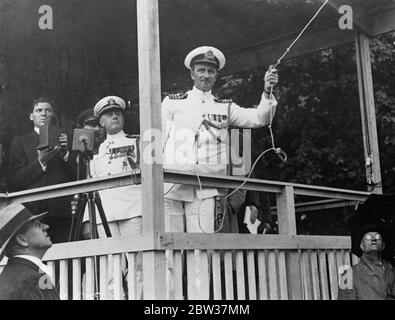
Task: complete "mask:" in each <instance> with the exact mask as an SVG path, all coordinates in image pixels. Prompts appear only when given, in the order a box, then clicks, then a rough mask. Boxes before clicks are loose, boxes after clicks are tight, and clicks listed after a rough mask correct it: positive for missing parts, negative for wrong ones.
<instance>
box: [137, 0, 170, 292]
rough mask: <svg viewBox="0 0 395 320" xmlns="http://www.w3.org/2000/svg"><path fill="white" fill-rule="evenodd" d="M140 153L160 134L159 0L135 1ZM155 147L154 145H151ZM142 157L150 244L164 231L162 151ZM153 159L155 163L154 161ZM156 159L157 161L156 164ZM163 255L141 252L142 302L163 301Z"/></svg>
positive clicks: (145, 227)
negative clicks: (143, 300) (142, 273)
mask: <svg viewBox="0 0 395 320" xmlns="http://www.w3.org/2000/svg"><path fill="white" fill-rule="evenodd" d="M137 34H138V62H139V83H140V84H141V85H140V86H139V91H140V92H139V96H140V108H141V113H140V114H141V116H140V128H141V132H142V139H141V150H147V149H148V148H149V147H150V144H151V143H152V141H153V139H158V138H160V137H158V136H157V135H155V132H161V127H162V121H161V112H160V105H161V94H160V92H161V87H160V82H161V80H160V58H159V14H158V0H137ZM154 145H156V144H154ZM149 156H150V155H149V154H145V153H144V154H143V155H142V156H141V157H140V158H141V179H142V212H144V214H143V233H144V235H151V236H152V238H153V239H152V240H153V242H155V239H157V237H158V236H157V235H158V233H163V232H164V214H163V213H164V202H163V166H162V150H161V148H160V150H156V149H155V147H154V146H153V147H152V153H151V156H153V158H155V159H151V160H152V161H148V160H149V159H147V158H148V157H149ZM154 160H157V161H156V162H155V161H154ZM158 160H159V161H158ZM165 265H166V261H165V255H164V252H163V251H154V250H153V251H148V252H144V253H143V268H144V272H145V275H144V299H165V297H166V288H165V282H164V281H163V279H165Z"/></svg>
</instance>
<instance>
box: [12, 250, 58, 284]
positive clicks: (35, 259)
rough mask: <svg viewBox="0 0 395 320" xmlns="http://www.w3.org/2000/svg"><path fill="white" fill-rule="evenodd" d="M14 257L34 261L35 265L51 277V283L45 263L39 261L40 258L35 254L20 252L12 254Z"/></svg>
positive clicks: (49, 274)
mask: <svg viewBox="0 0 395 320" xmlns="http://www.w3.org/2000/svg"><path fill="white" fill-rule="evenodd" d="M14 258H22V259H26V260H29V261H30V262H32V263H34V264H35V265H36V266H37V267H39V268H40V269H41V270H42V271H44V272H45V273H46V274H47V275H48V277H49V278H50V279H51V281H52V283H53V279H52V275H51V273H50V272H49V269H48V267H47V265H45V264H44V263H43V262H42V261H41V259H39V258H37V257H35V256H31V255H27V254H20V255H17V256H14Z"/></svg>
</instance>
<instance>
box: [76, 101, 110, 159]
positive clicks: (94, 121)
mask: <svg viewBox="0 0 395 320" xmlns="http://www.w3.org/2000/svg"><path fill="white" fill-rule="evenodd" d="M77 127H78V128H81V129H90V130H94V132H95V134H94V140H95V141H94V143H93V146H94V150H93V153H95V154H97V152H98V149H99V145H100V144H101V143H102V142H103V141H104V139H105V132H104V128H103V127H101V126H100V124H99V118H98V117H97V116H95V114H94V110H93V108H88V109H85V110H84V111H82V112H81V113H80V114H79V115H78V117H77Z"/></svg>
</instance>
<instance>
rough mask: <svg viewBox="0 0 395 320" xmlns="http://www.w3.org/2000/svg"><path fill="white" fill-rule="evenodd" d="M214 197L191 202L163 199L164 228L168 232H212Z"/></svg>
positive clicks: (195, 199)
mask: <svg viewBox="0 0 395 320" xmlns="http://www.w3.org/2000/svg"><path fill="white" fill-rule="evenodd" d="M214 207H215V198H207V199H203V200H200V199H198V198H197V197H196V194H195V198H194V200H193V202H185V201H176V200H172V199H165V230H166V231H168V232H189V233H213V232H214Z"/></svg>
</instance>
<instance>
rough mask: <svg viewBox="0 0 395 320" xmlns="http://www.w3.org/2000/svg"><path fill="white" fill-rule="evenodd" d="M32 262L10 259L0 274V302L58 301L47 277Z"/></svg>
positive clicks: (56, 294)
mask: <svg viewBox="0 0 395 320" xmlns="http://www.w3.org/2000/svg"><path fill="white" fill-rule="evenodd" d="M40 271H41V270H40V269H39V267H38V266H37V265H35V264H34V263H33V262H31V261H29V260H26V259H23V258H11V259H10V260H9V261H8V263H7V265H6V266H5V267H4V270H3V272H2V273H1V274H0V300H60V298H59V294H58V292H57V291H56V289H55V287H54V285H53V284H52V283H51V281H50V279H49V278H48V276H47V275H46V274H45V273H44V272H43V271H41V272H40Z"/></svg>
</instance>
